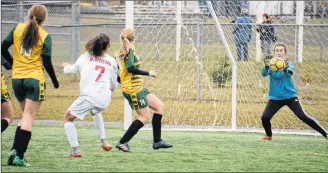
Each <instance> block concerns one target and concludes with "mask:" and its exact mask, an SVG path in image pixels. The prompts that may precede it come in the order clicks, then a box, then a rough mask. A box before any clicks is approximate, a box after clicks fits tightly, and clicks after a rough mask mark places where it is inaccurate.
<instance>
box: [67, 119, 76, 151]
mask: <svg viewBox="0 0 328 173" xmlns="http://www.w3.org/2000/svg"><path fill="white" fill-rule="evenodd" d="M64 127H65V130H66V136H67V139H68V141H69V144H70V145H71V147H72V148H73V147H77V146H79V142H78V139H77V131H76V128H75V125H74V123H73V122H66V123H65V124H64Z"/></svg>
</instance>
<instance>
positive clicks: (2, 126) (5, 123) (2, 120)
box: [1, 119, 9, 133]
mask: <svg viewBox="0 0 328 173" xmlns="http://www.w3.org/2000/svg"><path fill="white" fill-rule="evenodd" d="M8 125H9V123H8V121H7V120H5V119H1V133H2V132H3V131H5V130H6V129H7V127H8Z"/></svg>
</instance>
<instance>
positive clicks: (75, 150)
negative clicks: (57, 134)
mask: <svg viewBox="0 0 328 173" xmlns="http://www.w3.org/2000/svg"><path fill="white" fill-rule="evenodd" d="M69 156H70V157H82V153H81V150H80V147H79V146H76V147H72V152H71V154H70V155H69Z"/></svg>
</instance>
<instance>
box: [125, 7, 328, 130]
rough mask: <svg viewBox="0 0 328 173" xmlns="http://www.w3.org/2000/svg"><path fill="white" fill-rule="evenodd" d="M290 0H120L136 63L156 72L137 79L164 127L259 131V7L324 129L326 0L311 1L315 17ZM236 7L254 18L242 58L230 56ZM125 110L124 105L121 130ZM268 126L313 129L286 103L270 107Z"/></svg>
mask: <svg viewBox="0 0 328 173" xmlns="http://www.w3.org/2000/svg"><path fill="white" fill-rule="evenodd" d="M295 3H296V4H295ZM295 3H294V2H293V3H290V2H283V1H281V2H280V1H275V2H273V1H272V2H264V1H263V2H262V1H250V2H248V3H247V4H241V3H240V2H239V1H227V2H225V1H222V2H221V1H206V2H205V1H204V2H203V3H199V2H197V1H163V2H161V1H154V2H152V1H145V2H134V3H133V2H126V26H129V27H134V29H135V31H136V34H137V44H136V45H137V47H136V51H137V54H138V55H139V56H140V58H141V62H142V67H143V68H144V69H154V70H156V71H157V72H158V76H157V77H156V78H144V80H145V87H146V88H148V89H149V90H150V91H152V92H153V93H155V94H157V95H158V96H159V97H160V99H162V101H163V102H164V105H165V118H164V120H163V125H164V128H165V129H167V130H217V131H245V132H263V130H262V124H261V115H262V112H263V110H264V108H265V105H266V102H267V100H268V79H267V78H263V77H262V76H261V73H260V72H261V69H262V68H263V61H262V59H263V54H262V50H261V41H260V35H259V34H258V32H257V31H256V28H257V27H258V25H259V24H260V23H261V22H262V14H263V13H268V14H269V15H272V18H273V20H274V21H275V22H274V24H273V26H274V27H275V32H276V35H277V38H278V41H282V42H285V43H286V44H288V57H289V58H290V60H292V61H293V62H294V63H295V66H296V69H295V75H294V78H293V79H294V82H295V85H296V88H297V89H298V92H299V96H300V97H299V98H300V100H301V101H302V105H303V107H304V109H305V110H306V111H307V113H309V115H313V117H315V118H316V119H317V120H319V121H320V122H321V125H323V126H324V127H328V124H327V123H328V114H327V112H328V108H327V105H328V102H327V101H328V100H327V98H328V97H327V96H328V90H327V87H325V86H327V84H328V80H327V78H326V77H325V75H327V73H328V71H327V68H325V65H326V64H327V61H328V60H327V59H325V58H324V57H325V56H326V57H327V56H328V48H327V44H326V43H327V34H328V32H327V31H328V26H327V22H326V23H325V22H324V21H325V20H327V15H325V14H326V11H325V9H324V7H325V6H326V4H323V6H322V7H320V3H319V2H317V4H316V5H318V7H317V6H316V7H315V8H316V9H318V8H321V13H322V14H323V17H321V16H320V12H318V11H316V12H315V14H313V13H314V12H313V13H311V12H310V13H309V12H308V11H309V10H308V8H309V5H308V4H306V3H304V2H302V1H300V2H295ZM310 5H311V4H310ZM321 5H322V4H321ZM272 6H274V7H272ZM241 8H247V9H248V15H249V16H250V17H251V18H252V20H253V22H252V23H251V24H249V25H251V26H252V30H251V40H250V42H249V43H248V61H237V59H238V56H237V53H236V42H235V38H234V36H235V35H234V33H233V32H234V28H235V25H236V23H234V21H235V19H236V17H237V16H240V11H241ZM311 8H314V7H313V4H312V6H311ZM128 9H130V10H128ZM131 9H133V10H131ZM306 12H308V13H306ZM311 14H312V16H311ZM318 15H319V16H318ZM313 16H314V17H313ZM320 21H322V22H321V23H320V24H318V23H315V22H320ZM322 34H323V35H325V38H322V37H320V35H322ZM273 44H274V43H272V44H271V51H272V49H273ZM132 114H133V113H132V111H131V110H130V109H129V107H128V105H125V120H124V121H125V128H127V127H128V126H129V124H130V122H131V121H132V117H133V116H132ZM272 125H273V129H275V130H274V132H276V133H277V132H279V133H294V134H316V133H314V132H313V131H312V130H310V129H309V128H308V127H307V126H306V125H304V124H303V123H302V122H301V121H300V120H298V119H297V118H296V116H294V115H293V113H292V112H291V111H290V110H289V109H288V108H283V109H282V110H281V111H279V112H278V113H277V115H276V116H275V117H274V118H273V120H272Z"/></svg>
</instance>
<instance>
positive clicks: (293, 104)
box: [287, 97, 328, 140]
mask: <svg viewBox="0 0 328 173" xmlns="http://www.w3.org/2000/svg"><path fill="white" fill-rule="evenodd" d="M287 106H288V107H289V108H290V109H291V110H292V111H293V112H294V114H295V115H296V116H297V118H299V119H300V120H302V121H303V122H304V123H306V124H307V125H309V126H310V127H312V128H313V129H314V130H316V131H317V132H319V133H320V134H321V135H322V136H324V137H325V138H326V139H327V140H328V137H327V132H326V131H325V130H324V128H322V127H321V126H320V125H319V123H318V122H317V121H316V120H315V119H314V118H313V117H310V116H307V115H306V113H305V112H304V110H303V107H302V105H301V103H300V101H299V99H298V98H297V97H295V98H292V99H290V100H289V102H288V104H287Z"/></svg>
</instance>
